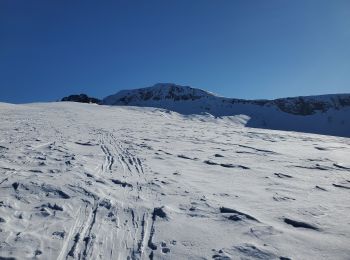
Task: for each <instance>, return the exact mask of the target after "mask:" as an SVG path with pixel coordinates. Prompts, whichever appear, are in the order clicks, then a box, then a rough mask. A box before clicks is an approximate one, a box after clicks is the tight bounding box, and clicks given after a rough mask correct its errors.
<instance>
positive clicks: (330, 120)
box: [103, 83, 350, 137]
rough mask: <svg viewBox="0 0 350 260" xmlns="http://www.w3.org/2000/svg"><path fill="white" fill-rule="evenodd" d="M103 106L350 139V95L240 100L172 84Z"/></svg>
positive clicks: (128, 92) (119, 96)
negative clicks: (239, 118) (240, 119)
mask: <svg viewBox="0 0 350 260" xmlns="http://www.w3.org/2000/svg"><path fill="white" fill-rule="evenodd" d="M103 104H106V105H127V106H146V107H158V108H164V109H168V110H172V111H176V112H178V113H182V114H186V115H188V114H203V113H210V114H212V115H214V116H219V117H221V116H233V115H246V116H248V117H249V120H248V121H247V126H249V127H257V128H266V129H276V130H288V131H300V132H309V133H317V134H327V135H336V136H345V137H350V120H349V118H350V94H338V95H323V96H309V97H295V98H282V99H275V100H242V99H232V98H224V97H219V96H216V95H214V94H212V93H209V92H206V91H204V90H200V89H195V88H191V87H187V86H179V85H174V84H171V83H163V84H162V83H160V84H156V85H154V86H153V87H149V88H142V89H135V90H123V91H120V92H118V93H117V94H115V95H112V96H108V97H106V98H105V99H104V100H103Z"/></svg>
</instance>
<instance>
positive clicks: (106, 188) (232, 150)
mask: <svg viewBox="0 0 350 260" xmlns="http://www.w3.org/2000/svg"><path fill="white" fill-rule="evenodd" d="M244 120H245V119H244V117H223V118H215V117H213V116H210V115H202V116H200V115H193V116H189V115H187V116H186V115H180V114H177V113H174V112H169V111H166V110H162V109H155V108H136V107H107V106H97V105H88V104H78V103H52V104H31V105H9V104H0V122H1V124H0V189H1V192H0V259H284V260H286V259H349V255H350V248H349V244H350V226H349V223H350V206H349V205H350V163H349V159H348V158H350V139H348V138H341V137H331V136H321V135H313V134H302V133H294V132H280V131H273V130H263V129H255V128H249V127H245V126H244V125H245V123H244Z"/></svg>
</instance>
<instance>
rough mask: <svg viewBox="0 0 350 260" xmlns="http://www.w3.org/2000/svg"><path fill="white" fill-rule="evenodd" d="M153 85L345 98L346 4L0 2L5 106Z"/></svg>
mask: <svg viewBox="0 0 350 260" xmlns="http://www.w3.org/2000/svg"><path fill="white" fill-rule="evenodd" d="M157 82H174V83H178V84H184V85H190V86H194V87H199V88H202V89H206V90H209V91H212V92H215V93H218V94H220V95H224V96H228V97H238V98H275V97H284V96H296V95H311V94H326V93H349V92H350V1H349V0H255V1H254V0H226V1H225V0H211V1H205V0H171V1H170V0H158V1H154V0H142V1H141V0H140V1H136V0H123V1H117V0H115V1H105V0H104V1H72V0H67V1H63V0H49V1H47V0H42V1H36V0H33V1H28V0H23V1H19V0H1V1H0V101H6V102H13V103H21V102H32V101H52V100H57V99H59V98H61V97H63V96H65V95H68V94H73V93H81V92H84V93H87V94H89V95H92V96H96V97H104V96H106V95H109V94H113V93H115V92H117V91H118V90H120V89H128V88H138V87H146V86H150V85H153V84H154V83H157Z"/></svg>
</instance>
